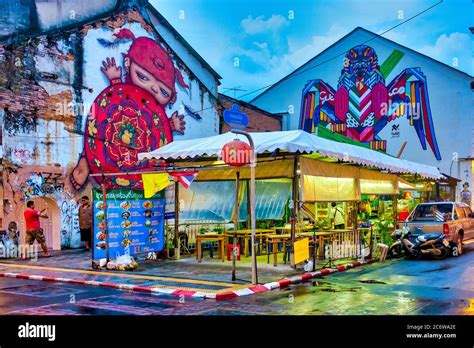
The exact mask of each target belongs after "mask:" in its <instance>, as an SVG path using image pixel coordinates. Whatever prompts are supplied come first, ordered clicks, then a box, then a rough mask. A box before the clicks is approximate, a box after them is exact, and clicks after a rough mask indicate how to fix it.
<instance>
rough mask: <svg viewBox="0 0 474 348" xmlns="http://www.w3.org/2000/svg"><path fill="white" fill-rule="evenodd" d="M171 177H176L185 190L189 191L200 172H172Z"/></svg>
mask: <svg viewBox="0 0 474 348" xmlns="http://www.w3.org/2000/svg"><path fill="white" fill-rule="evenodd" d="M170 175H172V176H174V177H175V178H176V179H177V180H178V181H179V182H180V183H181V185H183V187H184V188H185V189H188V188H189V186H190V185H191V183H192V182H193V181H194V179H195V178H196V176H197V175H198V172H172V173H170Z"/></svg>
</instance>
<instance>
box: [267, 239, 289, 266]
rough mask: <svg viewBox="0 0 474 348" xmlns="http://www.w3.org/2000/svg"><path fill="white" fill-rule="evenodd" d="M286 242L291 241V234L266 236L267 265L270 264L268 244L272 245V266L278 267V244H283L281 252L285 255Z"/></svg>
mask: <svg viewBox="0 0 474 348" xmlns="http://www.w3.org/2000/svg"><path fill="white" fill-rule="evenodd" d="M288 240H291V234H267V256H268V258H267V263H270V244H271V245H272V254H273V266H275V267H276V266H277V265H278V243H283V251H284V252H285V253H286V242H287V241H288ZM275 244H276V247H277V250H276V252H275Z"/></svg>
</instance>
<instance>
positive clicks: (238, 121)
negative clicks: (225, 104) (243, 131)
mask: <svg viewBox="0 0 474 348" xmlns="http://www.w3.org/2000/svg"><path fill="white" fill-rule="evenodd" d="M224 121H225V123H227V124H229V125H230V126H232V127H235V128H245V127H247V126H248V124H249V118H248V116H247V115H246V114H244V113H243V112H242V111H240V109H239V107H238V106H237V105H235V104H232V108H230V109H227V110H225V111H224Z"/></svg>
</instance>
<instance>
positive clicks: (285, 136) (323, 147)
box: [138, 130, 442, 179]
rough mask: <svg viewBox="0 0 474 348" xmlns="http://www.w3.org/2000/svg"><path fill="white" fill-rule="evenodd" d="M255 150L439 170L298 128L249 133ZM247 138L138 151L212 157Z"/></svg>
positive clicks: (402, 169)
mask: <svg viewBox="0 0 474 348" xmlns="http://www.w3.org/2000/svg"><path fill="white" fill-rule="evenodd" d="M250 134H251V136H252V139H253V141H254V145H255V151H256V153H257V154H264V153H272V152H274V151H275V150H277V149H278V150H279V151H281V152H289V153H300V154H312V153H319V154H321V155H322V156H324V157H328V158H334V159H337V160H342V161H344V162H348V163H353V164H357V165H363V166H367V167H372V168H377V169H379V170H387V171H389V172H391V173H397V174H419V175H420V176H422V177H424V178H429V179H439V178H441V177H442V174H441V173H440V172H439V170H438V168H436V167H433V166H428V165H425V164H420V163H415V162H410V161H406V160H403V159H399V158H395V157H391V156H388V155H385V154H383V153H381V152H377V151H374V150H370V149H367V148H364V147H360V146H355V145H351V144H345V143H339V142H336V141H332V140H328V139H324V138H320V137H318V136H316V135H314V134H310V133H307V132H305V131H302V130H293V131H280V132H262V133H250ZM234 139H240V140H242V141H245V142H247V139H246V137H245V136H243V135H237V134H234V133H231V132H227V133H224V134H219V135H215V136H211V137H207V138H198V139H191V140H182V141H173V142H172V143H170V144H168V145H165V146H163V147H162V148H160V149H157V150H154V151H151V152H144V153H140V154H138V158H139V159H140V160H143V159H151V158H156V159H165V160H180V159H181V160H183V159H194V158H200V157H204V158H206V157H215V156H219V155H220V154H221V150H222V147H223V146H224V145H225V144H226V143H228V142H230V141H232V140H234Z"/></svg>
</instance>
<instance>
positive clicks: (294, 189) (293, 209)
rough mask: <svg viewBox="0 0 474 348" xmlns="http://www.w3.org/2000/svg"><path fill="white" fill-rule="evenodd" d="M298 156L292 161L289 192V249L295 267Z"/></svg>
mask: <svg viewBox="0 0 474 348" xmlns="http://www.w3.org/2000/svg"><path fill="white" fill-rule="evenodd" d="M297 195H298V157H295V160H294V162H293V182H292V192H291V196H292V197H291V199H292V201H293V206H292V207H291V249H290V263H291V267H293V268H294V267H296V265H295V264H294V260H295V258H294V256H295V255H294V251H293V246H294V244H295V236H296V217H297V214H296V209H297V206H296V205H297V204H298V199H297Z"/></svg>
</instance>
